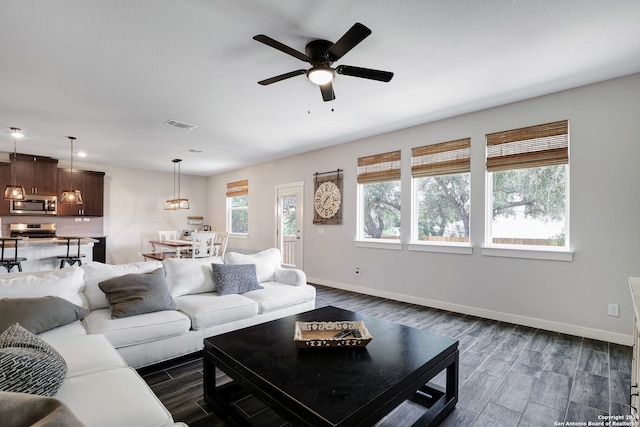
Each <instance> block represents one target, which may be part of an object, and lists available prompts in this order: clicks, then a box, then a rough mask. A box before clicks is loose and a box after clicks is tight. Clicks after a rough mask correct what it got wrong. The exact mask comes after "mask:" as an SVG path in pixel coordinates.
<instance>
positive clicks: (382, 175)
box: [354, 150, 402, 250]
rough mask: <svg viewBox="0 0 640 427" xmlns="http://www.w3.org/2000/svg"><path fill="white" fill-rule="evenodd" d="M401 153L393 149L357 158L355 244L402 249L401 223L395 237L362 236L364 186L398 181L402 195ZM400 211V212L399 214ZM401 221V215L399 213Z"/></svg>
mask: <svg viewBox="0 0 640 427" xmlns="http://www.w3.org/2000/svg"><path fill="white" fill-rule="evenodd" d="M401 169H402V153H401V150H394V151H390V152H387V153H380V154H374V155H370V156H364V157H360V158H358V175H357V189H356V199H357V202H356V235H355V239H354V240H355V246H358V247H368V248H385V249H396V250H401V249H402V223H400V230H401V231H400V236H399V237H398V238H396V239H382V238H371V237H365V236H364V206H363V202H364V186H365V185H367V184H375V183H381V182H396V181H397V182H398V185H399V187H400V195H401V196H402V179H401ZM401 213H402V212H400V214H401ZM400 220H401V221H402V215H400Z"/></svg>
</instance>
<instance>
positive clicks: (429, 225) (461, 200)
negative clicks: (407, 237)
mask: <svg viewBox="0 0 640 427" xmlns="http://www.w3.org/2000/svg"><path fill="white" fill-rule="evenodd" d="M470 149H471V139H470V138H465V139H459V140H455V141H449V142H443V143H440V144H433V145H427V146H424V147H416V148H412V149H411V177H412V188H413V215H412V227H411V241H412V242H413V243H447V244H448V243H469V224H470V220H469V219H470V216H469V215H470V206H469V193H470V190H469V188H470V175H471V174H470V171H471V161H470Z"/></svg>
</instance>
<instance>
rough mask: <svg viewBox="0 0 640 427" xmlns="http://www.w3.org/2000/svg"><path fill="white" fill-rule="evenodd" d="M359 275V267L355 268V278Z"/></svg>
mask: <svg viewBox="0 0 640 427" xmlns="http://www.w3.org/2000/svg"><path fill="white" fill-rule="evenodd" d="M359 275H360V267H356V276H359Z"/></svg>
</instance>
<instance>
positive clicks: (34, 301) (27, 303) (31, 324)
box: [0, 296, 89, 334]
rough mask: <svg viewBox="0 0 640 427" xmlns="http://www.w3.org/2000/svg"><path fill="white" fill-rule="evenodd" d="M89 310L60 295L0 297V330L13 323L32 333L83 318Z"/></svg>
mask: <svg viewBox="0 0 640 427" xmlns="http://www.w3.org/2000/svg"><path fill="white" fill-rule="evenodd" d="M88 314H89V310H87V309H86V308H84V307H80V306H79V305H75V304H73V303H70V302H69V301H67V300H66V299H63V298H60V297H53V296H47V297H39V298H2V299H0V331H4V330H5V329H7V328H8V327H9V326H11V325H13V324H14V323H20V326H22V327H23V328H25V329H26V330H28V331H29V332H33V333H34V334H37V333H40V332H43V331H48V330H49V329H53V328H56V327H58V326H62V325H66V324H68V323H71V322H74V321H76V320H80V319H84V318H85V317H86V316H87V315H88Z"/></svg>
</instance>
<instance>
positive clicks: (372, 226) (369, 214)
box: [361, 181, 400, 239]
mask: <svg viewBox="0 0 640 427" xmlns="http://www.w3.org/2000/svg"><path fill="white" fill-rule="evenodd" d="M361 204H362V207H363V217H362V226H363V229H362V237H363V238H365V239H400V181H389V182H377V183H371V184H362V202H361Z"/></svg>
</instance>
